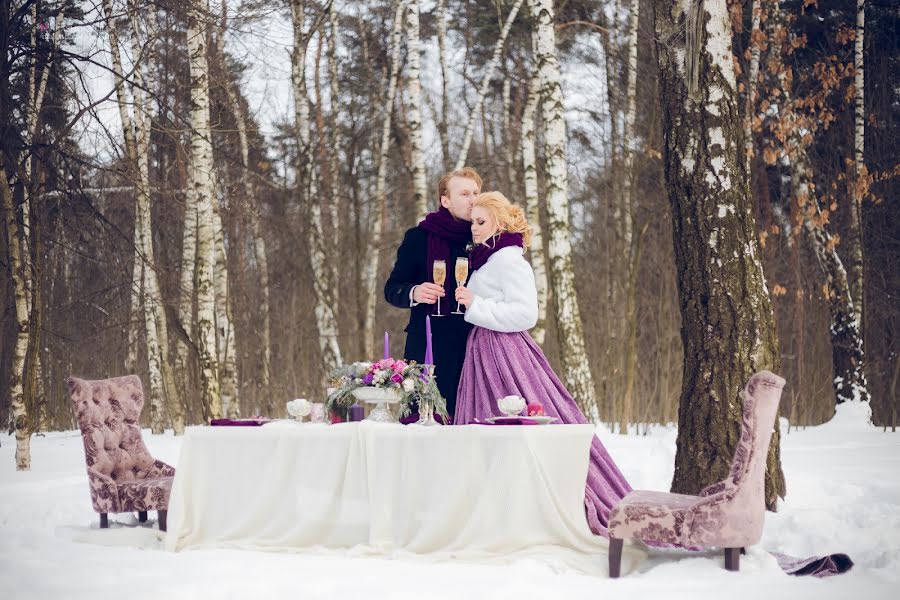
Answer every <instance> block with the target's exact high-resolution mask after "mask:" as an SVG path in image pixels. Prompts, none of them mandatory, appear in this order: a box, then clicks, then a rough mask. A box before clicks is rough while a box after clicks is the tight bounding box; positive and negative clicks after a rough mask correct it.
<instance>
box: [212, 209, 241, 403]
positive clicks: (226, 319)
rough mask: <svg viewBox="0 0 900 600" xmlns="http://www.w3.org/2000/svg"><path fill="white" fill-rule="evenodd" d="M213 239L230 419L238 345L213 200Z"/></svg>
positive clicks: (220, 354)
mask: <svg viewBox="0 0 900 600" xmlns="http://www.w3.org/2000/svg"><path fill="white" fill-rule="evenodd" d="M212 209H213V211H212V217H213V221H212V223H213V238H214V240H215V265H214V269H213V276H214V278H215V285H214V288H215V297H216V352H217V357H216V359H217V362H218V364H219V383H220V390H221V391H220V393H221V397H222V412H223V414H226V415H227V416H228V417H229V418H232V419H233V418H237V417H238V416H239V414H240V404H239V403H238V396H237V392H238V382H237V363H236V358H235V356H236V354H237V345H236V342H235V339H234V320H233V319H232V318H231V302H230V300H229V298H228V255H227V254H226V252H225V228H224V227H223V226H222V212H221V211H222V208H221V203H220V202H219V200H218V199H217V198H216V199H213V205H212Z"/></svg>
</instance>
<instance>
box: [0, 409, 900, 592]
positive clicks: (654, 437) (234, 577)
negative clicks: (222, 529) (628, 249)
mask: <svg viewBox="0 0 900 600" xmlns="http://www.w3.org/2000/svg"><path fill="white" fill-rule="evenodd" d="M842 417H843V418H842ZM859 422H860V421H859V419H857V418H853V416H852V415H841V414H839V415H838V418H836V419H835V420H834V421H832V422H831V423H828V424H826V425H823V426H820V427H815V428H808V429H805V430H792V431H791V433H790V434H787V435H784V436H783V442H782V461H783V466H784V471H785V475H786V477H787V485H788V496H787V499H786V500H785V502H784V503H783V505H782V507H781V509H780V510H779V512H778V513H775V514H769V515H768V516H767V519H766V528H765V533H764V536H763V540H762V543H761V545H760V546H759V547H756V548H751V549H749V551H748V554H747V555H746V556H744V557H742V560H741V571H740V572H739V573H729V572H727V571H725V570H724V569H723V568H722V558H721V556H720V555H701V556H688V555H686V554H685V553H676V554H674V555H673V554H672V553H666V554H663V553H655V554H651V555H650V557H649V558H648V559H647V560H645V561H644V562H643V563H642V564H641V565H640V566H639V567H638V569H637V571H636V572H632V573H629V574H627V575H626V576H625V577H623V578H622V579H619V580H610V579H606V578H598V577H593V576H586V575H581V574H578V573H575V572H572V571H570V570H568V569H566V568H564V567H560V566H559V565H555V566H551V565H548V564H544V563H541V562H539V561H536V560H533V559H522V560H517V561H514V562H512V563H511V564H506V565H494V564H491V565H486V564H472V563H458V562H444V563H428V562H421V561H412V560H406V559H396V560H388V559H380V558H364V557H360V556H358V555H354V553H352V552H351V551H346V552H342V551H328V552H321V551H319V552H299V553H296V554H286V553H285V554H281V553H269V552H252V551H239V550H196V551H187V552H181V553H178V554H172V553H168V552H166V551H164V550H163V549H162V537H161V536H162V534H160V532H159V531H158V530H157V529H156V528H155V524H154V525H152V526H150V527H124V526H122V525H120V524H121V523H134V522H136V519H134V518H133V517H129V516H128V515H116V516H115V517H113V518H114V519H115V522H114V523H113V526H112V528H111V529H108V530H100V529H99V518H98V516H97V514H95V513H94V512H93V510H92V509H91V505H90V497H89V493H88V487H87V476H86V474H85V468H84V453H83V447H82V444H81V437H80V434H79V433H78V432H77V431H66V432H57V433H50V434H47V435H46V436H43V437H37V438H34V440H33V442H32V471H31V472H28V473H18V472H16V471H15V470H14V468H15V467H14V465H15V462H14V460H13V452H14V450H15V442H14V440H13V438H12V437H11V436H10V437H4V438H3V439H2V447H0V597H2V598H4V599H15V600H18V599H25V598H40V599H42V600H45V599H56V598H60V599H71V598H113V597H122V596H126V595H127V596H128V597H129V598H134V599H138V598H172V599H178V598H190V599H194V598H200V597H203V598H206V599H218V598H234V599H243V598H252V599H253V600H262V599H264V598H289V597H291V598H304V599H306V598H325V597H330V598H365V599H370V598H371V599H377V598H390V599H391V600H400V599H405V598H416V599H421V598H428V599H430V598H515V599H516V600H521V599H524V598H566V599H567V600H568V599H573V598H591V599H592V600H596V599H598V598H601V599H602V598H629V597H631V598H634V597H649V596H650V595H657V596H659V597H665V598H666V599H667V600H674V599H678V598H690V599H691V600H697V599H700V598H717V599H718V598H721V597H723V596H725V597H727V598H728V599H729V600H743V599H748V600H749V599H751V598H752V599H753V600H758V599H759V598H765V599H766V600H771V599H773V598H788V597H791V598H815V599H817V600H821V599H822V598H846V597H848V596H849V595H850V594H853V595H854V596H855V597H858V598H865V599H866V600H877V599H879V598H889V597H897V596H896V595H897V593H898V592H900V476H898V473H900V452H898V451H900V434H892V433H889V432H888V433H884V432H882V430H881V429H878V428H874V427H865V426H862V425H858V424H857V423H859ZM782 432H783V433H784V429H782ZM598 433H599V435H600V436H601V438H602V439H603V440H604V442H605V443H606V445H607V447H608V449H609V450H610V452H611V453H612V455H613V457H614V458H615V459H616V461H617V462H618V463H619V465H620V466H621V467H622V471H623V472H624V473H625V475H626V476H627V477H628V478H629V480H630V481H631V483H632V485H633V486H634V487H636V488H648V489H662V490H665V489H667V488H668V485H669V483H670V481H671V476H672V468H673V467H672V465H673V461H674V456H675V431H674V429H672V428H668V429H666V428H657V429H655V430H652V431H651V433H650V435H647V436H637V435H628V436H621V435H612V434H610V433H609V432H608V431H606V430H605V429H603V428H602V427H601V428H600V429H599V430H598ZM144 439H145V441H146V443H147V445H148V447H149V449H150V451H151V453H152V454H154V455H155V456H157V457H158V458H160V459H162V460H165V461H166V462H168V463H170V464H172V465H175V466H176V467H177V464H178V454H179V450H180V446H181V440H180V439H179V438H175V437H173V436H172V435H171V434H169V433H167V434H166V435H151V434H150V432H149V431H144ZM150 514H151V523H152V521H153V517H155V513H150ZM764 550H773V551H779V552H783V553H786V554H792V555H795V556H809V555H814V554H816V555H821V554H826V553H832V552H845V553H847V554H849V555H850V556H851V557H852V558H853V560H854V561H855V563H856V566H855V567H854V568H853V569H852V570H851V571H850V572H849V573H847V574H845V575H841V576H837V577H832V578H826V579H814V578H808V577H807V578H802V577H791V576H788V575H785V574H783V573H782V571H781V570H780V569H779V567H778V565H777V564H776V562H775V559H774V558H772V557H771V555H769V554H768V552H765V551H764ZM891 590H893V592H892V591H891Z"/></svg>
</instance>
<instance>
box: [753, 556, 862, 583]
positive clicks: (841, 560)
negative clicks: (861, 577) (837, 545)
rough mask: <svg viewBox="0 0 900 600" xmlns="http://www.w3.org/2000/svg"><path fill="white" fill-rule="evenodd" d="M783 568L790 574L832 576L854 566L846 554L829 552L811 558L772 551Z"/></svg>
mask: <svg viewBox="0 0 900 600" xmlns="http://www.w3.org/2000/svg"><path fill="white" fill-rule="evenodd" d="M770 554H772V556H774V557H775V559H776V560H777V561H778V565H779V566H780V567H781V570H782V571H784V572H785V573H787V574H788V575H812V576H813V577H830V576H832V575H840V574H841V573H846V572H847V571H849V570H850V569H851V568H852V567H853V561H852V560H850V557H849V556H847V555H846V554H840V553H838V554H827V555H825V556H811V557H809V558H795V557H793V556H788V555H786V554H781V553H780V552H771V553H770Z"/></svg>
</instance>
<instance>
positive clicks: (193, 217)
mask: <svg viewBox="0 0 900 600" xmlns="http://www.w3.org/2000/svg"><path fill="white" fill-rule="evenodd" d="M188 169H189V170H190V171H193V168H192V167H191V165H190V164H189V165H188ZM196 264H197V200H196V198H195V196H194V194H193V192H190V193H189V194H188V198H187V201H186V202H185V206H184V234H183V236H182V240H181V275H180V278H179V286H178V288H179V289H178V320H179V321H180V322H181V326H182V329H183V331H184V334H185V335H187V337H188V340H187V341H186V340H184V339H181V338H179V339H178V343H177V344H176V357H175V368H176V370H177V371H178V374H179V375H178V376H179V377H180V378H181V381H182V382H183V384H184V385H183V388H182V389H183V390H185V391H186V390H187V389H188V379H189V375H188V342H189V341H190V342H192V343H195V342H194V340H193V339H192V336H193V330H194V277H195V275H196V270H195V268H196Z"/></svg>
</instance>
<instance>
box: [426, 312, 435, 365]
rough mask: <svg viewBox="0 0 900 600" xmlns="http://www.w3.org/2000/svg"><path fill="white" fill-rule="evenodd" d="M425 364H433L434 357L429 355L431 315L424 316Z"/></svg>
mask: <svg viewBox="0 0 900 600" xmlns="http://www.w3.org/2000/svg"><path fill="white" fill-rule="evenodd" d="M425 364H426V365H433V364H434V356H433V355H432V353H431V315H426V316H425Z"/></svg>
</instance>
